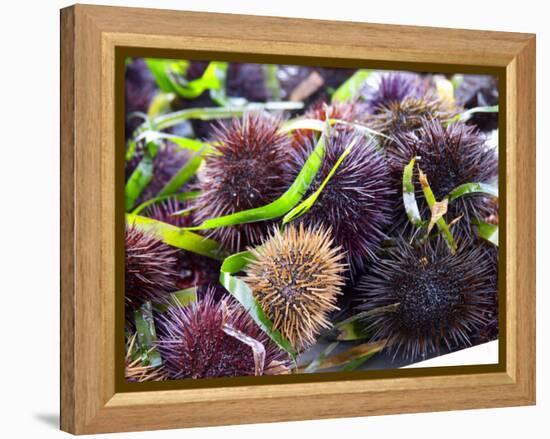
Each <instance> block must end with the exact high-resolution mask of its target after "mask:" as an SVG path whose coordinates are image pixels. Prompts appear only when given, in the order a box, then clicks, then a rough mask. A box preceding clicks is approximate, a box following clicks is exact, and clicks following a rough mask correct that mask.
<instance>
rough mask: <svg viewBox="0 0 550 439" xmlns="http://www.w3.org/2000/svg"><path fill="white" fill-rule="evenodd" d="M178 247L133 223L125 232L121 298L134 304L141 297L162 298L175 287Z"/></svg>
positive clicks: (143, 299) (137, 303) (154, 299)
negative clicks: (123, 274) (170, 245)
mask: <svg viewBox="0 0 550 439" xmlns="http://www.w3.org/2000/svg"><path fill="white" fill-rule="evenodd" d="M177 252H178V250H177V249H175V248H172V247H169V246H168V245H166V244H164V243H163V242H162V241H160V240H159V239H157V238H156V237H154V236H152V235H150V234H149V233H146V232H144V231H142V230H140V229H138V228H137V227H135V226H133V225H129V224H127V225H126V234H125V253H126V258H125V298H126V303H127V304H131V305H134V306H137V305H139V304H140V303H142V302H143V301H146V300H153V301H158V302H162V301H164V299H165V298H166V296H167V295H168V294H170V293H171V292H173V291H175V290H176V289H177V288H176V282H177V279H178V272H177Z"/></svg>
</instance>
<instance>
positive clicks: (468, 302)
mask: <svg viewBox="0 0 550 439" xmlns="http://www.w3.org/2000/svg"><path fill="white" fill-rule="evenodd" d="M491 256H494V253H493V254H491V253H489V252H487V249H486V248H485V247H483V246H474V245H465V246H462V247H461V248H459V251H458V253H457V254H456V255H453V254H451V252H450V251H449V249H448V247H447V246H446V245H445V243H444V242H443V241H442V240H437V241H435V242H434V241H428V242H427V243H425V244H423V245H421V246H419V247H415V246H412V245H409V244H408V243H407V242H406V241H403V240H399V241H398V243H397V246H396V247H395V248H393V249H392V250H390V251H388V252H387V254H386V255H385V256H384V257H383V258H382V259H380V260H377V261H375V262H374V264H373V266H372V267H371V268H370V270H369V273H368V274H367V275H366V276H364V277H363V278H362V280H361V282H360V283H359V286H358V291H359V292H360V294H361V295H360V300H361V302H362V304H361V305H360V309H362V310H363V311H369V312H371V315H370V316H369V317H368V318H367V319H366V322H367V323H368V325H369V327H370V330H371V331H372V334H373V335H372V339H373V340H386V341H387V349H389V350H390V351H391V352H393V354H394V357H395V356H397V355H398V354H400V355H402V356H404V357H405V358H408V359H409V360H415V359H421V358H425V357H426V356H427V355H429V354H432V353H439V352H440V350H441V349H456V348H462V347H466V346H469V345H470V344H471V340H472V339H473V338H475V337H476V336H477V334H478V333H480V332H481V331H483V330H484V329H485V328H486V327H487V326H488V325H489V324H490V323H491V319H492V312H493V311H492V310H493V309H494V304H495V301H496V297H497V284H496V276H495V275H494V266H495V261H494V259H493V257H491Z"/></svg>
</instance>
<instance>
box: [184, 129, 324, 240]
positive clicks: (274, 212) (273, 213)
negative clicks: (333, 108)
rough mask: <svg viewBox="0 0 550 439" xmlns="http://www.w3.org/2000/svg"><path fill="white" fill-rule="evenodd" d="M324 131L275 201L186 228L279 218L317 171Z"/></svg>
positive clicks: (308, 184) (321, 158) (293, 203)
mask: <svg viewBox="0 0 550 439" xmlns="http://www.w3.org/2000/svg"><path fill="white" fill-rule="evenodd" d="M325 138H326V133H325V134H323V135H322V136H321V138H320V139H319V141H318V142H317V145H316V146H315V149H314V150H313V152H312V153H311V154H310V156H309V158H308V159H307V161H306V162H305V164H304V166H303V167H302V169H301V171H300V173H299V174H298V176H297V177H296V180H294V183H292V185H291V186H290V188H288V190H287V191H286V192H285V193H284V194H283V195H281V196H280V197H279V198H277V199H276V200H275V201H273V202H271V203H269V204H267V205H265V206H261V207H257V208H255V209H249V210H243V211H241V212H236V213H233V214H231V215H225V216H221V217H218V218H211V219H207V220H206V221H204V222H203V223H202V224H201V225H199V226H195V227H189V228H188V229H187V230H205V229H213V228H217V227H224V226H232V225H236V224H243V223H251V222H256V221H265V220H270V219H274V218H279V217H281V216H283V215H284V214H285V213H287V212H288V211H289V210H290V209H292V208H293V207H294V206H295V205H296V204H297V203H298V202H299V201H300V200H301V199H302V197H303V195H304V193H305V192H306V191H307V189H308V188H309V186H310V185H311V183H312V182H313V179H314V178H315V175H317V172H318V171H319V169H320V167H321V164H322V162H323V158H324V155H325Z"/></svg>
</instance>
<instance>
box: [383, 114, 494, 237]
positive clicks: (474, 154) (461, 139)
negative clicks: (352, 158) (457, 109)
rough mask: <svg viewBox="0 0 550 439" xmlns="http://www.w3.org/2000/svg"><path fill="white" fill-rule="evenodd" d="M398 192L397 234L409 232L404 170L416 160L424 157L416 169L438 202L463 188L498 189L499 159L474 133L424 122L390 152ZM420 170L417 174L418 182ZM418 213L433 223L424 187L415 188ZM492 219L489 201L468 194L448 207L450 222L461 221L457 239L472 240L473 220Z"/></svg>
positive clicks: (469, 129) (463, 127) (461, 127)
mask: <svg viewBox="0 0 550 439" xmlns="http://www.w3.org/2000/svg"><path fill="white" fill-rule="evenodd" d="M387 156H388V162H389V163H390V167H391V172H392V179H393V182H394V188H395V189H394V190H395V194H396V196H397V200H396V203H397V204H398V205H399V208H398V210H397V217H396V219H395V223H394V224H395V226H396V228H398V229H399V228H401V227H403V226H405V227H408V228H410V225H409V223H408V220H407V216H406V213H405V209H404V207H403V201H402V196H401V186H402V179H403V169H404V167H405V166H406V165H407V164H408V163H409V162H410V160H411V159H412V158H413V157H420V159H419V160H418V162H417V164H418V166H419V167H420V169H422V171H423V172H424V174H426V176H427V178H428V182H429V184H430V187H431V188H432V190H433V192H434V195H435V197H436V199H437V200H438V201H441V200H442V199H443V198H445V197H446V196H448V194H449V192H451V191H452V190H453V189H455V188H456V187H458V186H460V185H462V184H465V183H487V184H495V183H496V182H497V179H498V158H497V156H496V154H495V151H494V150H493V149H491V148H488V147H486V145H485V137H484V136H483V135H482V134H481V133H480V132H479V130H477V129H476V128H475V127H472V126H468V125H465V124H463V123H460V122H457V123H453V124H450V125H448V126H446V127H445V126H444V125H443V124H442V123H441V122H439V121H437V120H424V121H423V122H422V127H421V129H420V130H418V131H416V132H414V133H406V134H400V135H398V136H396V138H395V142H394V145H393V146H392V147H391V148H390V149H389V150H388V151H387ZM416 176H417V170H415V175H414V179H415V181H418V179H417V178H416ZM416 192H417V200H418V201H419V207H420V213H421V215H422V217H423V218H424V219H428V218H429V217H430V209H429V207H428V206H427V204H426V203H425V201H424V197H423V195H422V189H421V187H420V184H417V186H416ZM492 213H494V207H493V205H492V203H491V200H490V199H488V198H487V196H484V195H480V194H470V195H466V196H463V197H461V198H458V199H456V200H454V201H451V202H449V206H448V210H447V216H446V217H447V218H448V220H449V222H450V221H452V220H455V219H456V218H460V219H459V220H458V223H457V224H455V225H454V226H453V233H454V234H456V236H457V237H458V238H460V237H468V238H471V237H472V236H473V235H474V229H473V227H472V220H473V219H486V218H487V217H489V216H490V215H491V214H492Z"/></svg>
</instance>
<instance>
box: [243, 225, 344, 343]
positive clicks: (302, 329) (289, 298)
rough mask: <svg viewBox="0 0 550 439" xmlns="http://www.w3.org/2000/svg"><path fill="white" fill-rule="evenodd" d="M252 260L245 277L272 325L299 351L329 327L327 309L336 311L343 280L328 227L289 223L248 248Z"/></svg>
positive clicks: (338, 250) (340, 254)
mask: <svg viewBox="0 0 550 439" xmlns="http://www.w3.org/2000/svg"><path fill="white" fill-rule="evenodd" d="M251 251H252V254H253V255H254V257H255V260H254V261H252V262H251V263H250V264H249V265H248V267H247V269H246V282H247V283H248V285H249V286H250V288H251V289H252V292H253V294H254V297H255V298H256V299H257V300H258V302H259V303H260V305H261V307H262V309H263V310H264V312H265V313H266V315H267V316H268V318H269V319H271V320H272V322H273V328H274V329H276V330H279V331H280V332H281V334H282V335H283V336H284V337H285V338H286V339H287V340H288V341H289V342H290V343H291V344H292V345H293V346H294V348H295V349H297V350H298V351H301V350H304V349H305V348H307V347H308V346H310V345H311V344H312V343H314V342H315V337H316V335H317V334H319V332H320V331H321V330H322V329H323V328H329V327H330V322H329V320H328V314H329V313H330V312H331V311H334V310H337V309H338V308H337V307H336V300H337V296H338V295H339V294H341V287H342V286H343V285H344V283H345V279H344V272H345V270H346V266H345V264H344V263H343V260H344V255H343V252H342V249H341V248H340V247H336V246H334V245H333V241H332V239H331V237H330V230H329V229H323V228H321V227H316V228H307V229H306V228H305V227H304V226H303V224H300V226H299V227H296V226H293V225H290V226H288V227H287V228H286V229H285V230H284V231H282V232H280V231H277V230H276V229H274V232H273V234H272V236H271V237H270V238H269V239H268V240H266V241H265V242H264V243H263V244H262V245H261V246H259V247H257V248H255V249H252V250H251Z"/></svg>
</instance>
